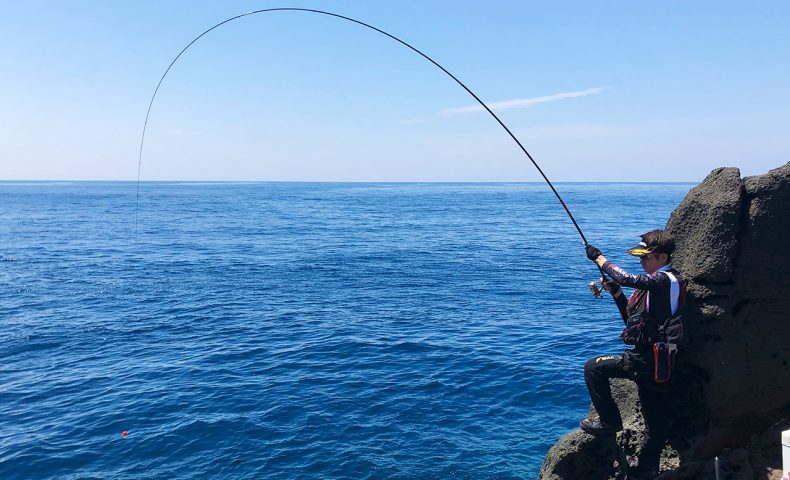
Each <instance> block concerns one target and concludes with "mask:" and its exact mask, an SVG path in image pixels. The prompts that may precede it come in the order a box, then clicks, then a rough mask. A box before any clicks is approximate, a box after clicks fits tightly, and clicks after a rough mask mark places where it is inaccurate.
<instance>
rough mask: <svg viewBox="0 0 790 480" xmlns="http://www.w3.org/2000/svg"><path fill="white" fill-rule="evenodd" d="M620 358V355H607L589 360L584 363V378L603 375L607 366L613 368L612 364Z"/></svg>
mask: <svg viewBox="0 0 790 480" xmlns="http://www.w3.org/2000/svg"><path fill="white" fill-rule="evenodd" d="M619 360H620V355H605V356H602V357H593V358H591V359H589V360H587V363H585V364H584V378H591V377H594V376H600V375H603V373H604V371H605V370H606V369H607V368H611V366H612V364H613V363H615V362H618V361H619Z"/></svg>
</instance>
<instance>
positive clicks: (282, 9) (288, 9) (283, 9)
mask: <svg viewBox="0 0 790 480" xmlns="http://www.w3.org/2000/svg"><path fill="white" fill-rule="evenodd" d="M269 12H303V13H315V14H318V15H325V16H328V17H334V18H339V19H341V20H346V21H348V22H351V23H355V24H357V25H360V26H363V27H366V28H368V29H370V30H373V31H376V32H378V33H380V34H382V35H385V36H387V37H389V38H391V39H393V40H395V41H396V42H398V43H400V44H401V45H403V46H405V47H407V48H408V49H410V50H412V51H413V52H415V53H417V54H418V55H420V56H421V57H423V58H424V59H426V60H428V61H429V62H431V63H432V64H434V65H435V66H436V67H437V68H438V69H439V70H441V71H442V72H444V73H445V74H447V76H449V77H450V78H452V79H453V80H455V82H456V83H457V84H458V85H460V86H461V88H463V89H464V90H466V92H467V93H468V94H469V95H471V96H472V97H473V98H474V99H475V100H477V103H479V104H480V105H481V106H482V107H483V108H484V109H485V110H486V111H487V112H488V113H489V114H490V115H491V116H492V117H494V120H496V121H497V123H499V125H500V126H501V127H502V128H503V129H504V130H505V131H506V132H507V134H508V135H510V138H512V139H513V141H514V142H516V145H518V146H519V148H520V149H521V151H522V152H524V155H526V156H527V158H528V159H529V161H530V162H532V165H534V166H535V168H536V169H537V170H538V173H540V175H541V177H543V180H545V181H546V183H547V184H548V185H549V188H551V191H552V192H554V195H555V196H556V197H557V200H559V202H560V205H562V208H563V209H565V213H566V214H568V218H570V219H571V222H573V226H574V227H576V231H577V232H579V236H580V237H581V238H582V242H583V243H584V246H585V247H587V245H588V242H587V238H586V237H585V236H584V233H582V229H581V228H580V227H579V224H578V223H576V219H575V218H573V214H571V211H570V210H569V209H568V206H567V205H565V201H563V200H562V197H561V196H560V194H559V192H557V189H556V188H554V185H553V184H552V183H551V180H549V177H547V176H546V174H545V173H543V169H542V168H540V165H538V162H536V161H535V159H534V158H532V155H530V154H529V152H528V151H527V149H526V148H524V145H522V144H521V142H520V141H519V140H518V138H516V136H515V135H513V132H511V131H510V129H509V128H508V127H507V125H505V123H504V122H503V121H502V120H501V119H500V118H499V117H498V116H497V115H496V114H495V113H494V112H493V110H491V109H490V108H489V107H488V105H486V104H485V103H484V102H483V101H482V100H480V97H478V96H477V95H476V94H475V93H474V92H473V91H472V90H471V89H469V87H467V86H466V85H465V84H464V83H463V82H462V81H461V80H459V79H458V78H457V77H456V76H455V75H453V74H452V73H450V72H449V71H448V70H447V69H446V68H444V67H443V66H441V65H439V63H438V62H437V61H435V60H434V59H432V58H431V57H429V56H428V55H426V54H425V53H423V52H422V51H420V50H419V49H417V48H416V47H414V46H412V45H411V44H409V43H407V42H405V41H404V40H401V39H400V38H398V37H396V36H395V35H392V34H391V33H388V32H385V31H384V30H382V29H380V28H377V27H374V26H373V25H370V24H367V23H365V22H362V21H360V20H356V19H354V18H351V17H347V16H345V15H340V14H337V13H332V12H326V11H323V10H314V9H311V8H294V7H278V8H265V9H262V10H254V11H251V12H247V13H242V14H240V15H236V16H235V17H231V18H228V19H227V20H223V21H222V22H219V23H218V24H216V25H214V26H213V27H211V28H209V29H207V30H206V31H204V32H203V33H201V34H200V35H198V36H197V37H195V38H194V39H192V41H191V42H189V43H188V44H187V46H185V47H184V48H183V49H182V50H181V52H179V53H178V55H176V57H175V58H174V59H173V61H172V62H170V65H168V67H167V69H166V70H165V73H163V74H162V78H160V79H159V83H157V85H156V89H155V90H154V94H153V95H152V96H151V101H150V103H149V104H148V111H147V112H146V114H145V123H144V124H143V133H142V135H141V137H140V153H139V155H138V161H137V195H136V200H135V210H134V230H135V232H136V231H137V215H138V210H139V205H140V172H141V170H142V165H143V145H144V143H145V130H146V128H147V127H148V118H149V116H150V115H151V107H152V106H153V105H154V99H156V94H157V93H158V92H159V87H161V86H162V82H163V81H164V80H165V77H166V76H167V74H168V72H170V69H171V68H173V65H174V64H175V63H176V61H177V60H178V59H179V58H180V57H181V55H183V54H184V52H186V51H187V49H189V47H191V46H192V45H193V44H195V42H197V41H198V40H200V39H201V38H202V37H203V36H204V35H206V34H207V33H209V32H210V31H212V30H214V29H215V28H218V27H220V26H222V25H225V24H226V23H229V22H232V21H234V20H238V19H240V18H244V17H248V16H251V15H257V14H259V13H269ZM598 269H599V270H600V271H601V275H602V276H603V275H604V272H603V269H602V268H601V267H598ZM590 289H591V290H592V291H593V294H594V295H595V291H594V290H593V289H592V286H591V288H590ZM595 296H596V297H597V295H595Z"/></svg>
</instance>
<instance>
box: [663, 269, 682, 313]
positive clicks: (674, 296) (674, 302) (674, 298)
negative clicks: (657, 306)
mask: <svg viewBox="0 0 790 480" xmlns="http://www.w3.org/2000/svg"><path fill="white" fill-rule="evenodd" d="M663 273H666V274H667V277H669V281H670V282H672V284H671V285H670V287H669V302H670V304H671V308H672V315H674V314H676V313H678V309H679V308H680V282H679V281H678V279H677V277H676V276H675V275H674V274H673V273H672V272H670V271H668V270H663Z"/></svg>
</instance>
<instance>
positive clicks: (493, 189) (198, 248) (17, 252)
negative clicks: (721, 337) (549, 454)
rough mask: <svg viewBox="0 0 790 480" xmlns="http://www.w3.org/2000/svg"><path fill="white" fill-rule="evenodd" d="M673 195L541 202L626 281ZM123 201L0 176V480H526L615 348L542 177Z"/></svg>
mask: <svg viewBox="0 0 790 480" xmlns="http://www.w3.org/2000/svg"><path fill="white" fill-rule="evenodd" d="M691 186H692V185H690V184H558V185H557V188H558V190H559V191H560V193H561V194H562V195H563V197H564V198H565V200H566V202H567V204H568V207H569V208H570V209H571V211H572V212H573V213H574V215H575V216H576V218H577V220H578V221H579V224H580V225H581V227H582V229H583V231H584V233H585V235H586V236H587V238H588V240H589V241H590V242H591V243H593V244H595V245H596V246H599V247H600V248H601V249H602V250H603V252H604V253H605V254H606V255H607V256H608V257H609V258H611V259H613V260H614V261H615V262H616V263H618V264H619V265H621V266H623V267H625V268H626V269H631V270H638V269H639V267H638V262H636V261H634V260H632V259H631V258H629V257H628V256H627V255H626V254H625V253H624V250H625V249H626V248H627V247H629V246H631V245H633V244H634V243H635V242H636V241H638V235H639V234H640V233H643V232H645V231H647V230H649V229H652V228H655V227H661V226H663V225H664V223H665V222H666V219H667V218H668V216H669V214H670V212H671V211H672V209H673V208H674V207H675V206H677V204H678V203H679V202H680V200H681V199H682V198H683V197H684V196H685V194H686V193H687V192H688V190H689V189H690V188H691ZM135 188H136V185H135V184H134V183H58V182H55V183H42V182H31V183H24V182H3V183H0V325H2V328H1V329H0V358H1V359H2V363H1V364H0V365H1V366H0V478H3V479H23V478H25V479H26V478H62V479H78V478H79V479H83V478H85V479H87V478H135V479H137V478H140V479H147V478H184V479H187V478H267V479H313V478H344V479H345V478H347V479H415V478H419V479H444V478H459V479H511V478H512V479H516V478H535V477H536V476H537V472H538V470H539V469H540V466H541V463H542V461H543V457H544V455H545V454H546V451H547V450H548V448H549V447H550V446H551V445H552V444H553V443H554V442H555V441H556V439H557V438H558V437H559V436H561V435H562V434H564V433H566V432H567V431H569V430H571V429H573V428H575V427H576V425H577V423H578V421H579V419H580V418H582V416H583V415H584V414H585V413H586V411H587V407H588V404H589V400H588V397H587V393H586V390H585V387H584V384H583V379H582V366H583V364H584V361H585V360H586V359H587V358H588V357H590V356H593V355H597V354H602V353H607V352H617V351H620V350H622V346H621V345H620V344H619V342H618V341H617V334H618V332H619V329H620V324H619V319H618V317H617V314H616V310H615V307H614V305H613V303H612V302H611V300H610V299H599V300H596V299H594V298H592V296H591V295H590V292H589V290H588V288H587V283H588V282H589V281H590V280H594V279H595V278H596V276H597V270H596V268H595V267H594V265H593V264H592V263H591V262H589V261H588V260H587V259H586V258H585V256H584V249H583V247H582V245H581V240H580V238H579V236H578V234H577V232H576V230H575V228H574V227H573V225H572V224H571V222H570V221H569V220H568V218H567V217H566V216H565V213H564V211H563V210H562V208H561V206H560V205H559V203H558V202H557V200H556V198H555V197H554V195H553V194H552V193H551V191H550V190H549V189H548V187H547V186H546V185H545V184H537V183H536V184H360V183H351V184H341V183H326V184H325V183H305V184H300V183H203V184H201V183H144V184H143V185H142V186H141V189H140V210H139V219H138V222H139V223H138V229H137V231H135V193H136V192H135ZM124 431H126V432H128V436H127V437H125V438H124V437H123V436H122V432H124Z"/></svg>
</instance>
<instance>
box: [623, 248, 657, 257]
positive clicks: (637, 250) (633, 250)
mask: <svg viewBox="0 0 790 480" xmlns="http://www.w3.org/2000/svg"><path fill="white" fill-rule="evenodd" d="M653 250H655V247H643V246H642V245H638V246H636V247H634V248H629V249H628V250H626V251H627V252H628V253H630V254H631V255H633V256H635V257H641V256H642V255H647V254H648V253H653Z"/></svg>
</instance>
